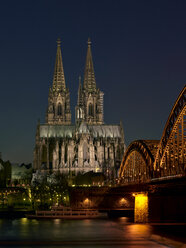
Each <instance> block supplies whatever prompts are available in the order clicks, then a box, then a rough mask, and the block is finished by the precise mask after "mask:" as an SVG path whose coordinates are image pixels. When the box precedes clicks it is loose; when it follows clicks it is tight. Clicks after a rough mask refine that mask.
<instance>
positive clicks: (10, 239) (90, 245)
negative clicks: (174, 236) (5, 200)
mask: <svg viewBox="0 0 186 248" xmlns="http://www.w3.org/2000/svg"><path fill="white" fill-rule="evenodd" d="M175 228H177V227H175ZM165 229H166V226H165ZM154 231H155V229H154V227H153V226H152V225H150V224H134V223H132V222H129V221H128V219H127V218H125V217H122V218H118V219H107V218H102V219H91V220H60V219H54V220H33V219H32V220H31V219H27V218H20V219H0V247H8V248H11V247H21V248H28V247H34V248H38V247H47V248H56V247H62V248H70V247H76V248H82V247H86V248H94V247H96V248H107V247H114V248H121V247H129V248H132V247H136V248H141V247H150V248H159V247H167V246H164V245H161V244H158V243H157V242H155V241H153V240H152V239H151V237H152V234H154Z"/></svg>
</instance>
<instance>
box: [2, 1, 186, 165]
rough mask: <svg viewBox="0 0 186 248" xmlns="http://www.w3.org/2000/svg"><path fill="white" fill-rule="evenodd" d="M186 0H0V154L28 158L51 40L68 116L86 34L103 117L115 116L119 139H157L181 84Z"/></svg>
mask: <svg viewBox="0 0 186 248" xmlns="http://www.w3.org/2000/svg"><path fill="white" fill-rule="evenodd" d="M185 13H186V1H182V0H179V1H176V0H174V1H172V0H168V1H166V0H163V1H162V0H161V1H157V0H156V1H155V0H154V1H149V0H147V1H142V0H140V1H139V0H128V1H124V0H121V1H119V0H117V1H116V0H115V1H109V0H106V1H104V0H92V1H88V0H87V1H81V0H79V1H77V0H74V1H71V0H68V1H63V0H58V1H57V0H50V1H47V0H43V1H39V0H37V1H34V0H32V1H29V0H27V1H19V0H18V1H14V0H12V1H1V4H0V85H1V89H0V90H1V94H0V113H1V118H0V152H1V153H2V158H3V159H4V160H10V161H11V162H25V163H29V162H32V161H33V149H34V142H35V132H36V125H37V121H38V119H39V118H40V121H41V123H43V122H44V121H45V112H46V108H47V101H48V91H49V86H51V84H52V78H53V70H54V63H55V56H56V40H57V38H58V37H60V38H61V40H62V44H61V46H62V57H63V65H64V72H65V79H66V85H67V87H69V89H70V97H71V111H72V120H73V122H74V109H75V104H76V102H77V90H78V77H79V75H81V76H83V72H84V66H85V57H86V50H87V40H88V37H90V38H91V41H92V54H93V61H94V69H95V75H96V82H97V86H98V87H99V88H100V89H101V90H102V91H103V92H104V93H105V95H104V120H105V123H107V124H114V123H119V122H120V120H122V122H123V126H124V132H125V141H126V144H127V145H129V144H130V142H131V141H133V140H136V139H160V138H161V135H162V132H163V128H164V125H165V123H166V121H167V118H168V115H169V113H170V111H171V108H172V106H173V104H174V102H175V100H176V98H177V97H178V95H179V92H180V91H181V89H182V88H183V86H184V85H185V82H186V14H185Z"/></svg>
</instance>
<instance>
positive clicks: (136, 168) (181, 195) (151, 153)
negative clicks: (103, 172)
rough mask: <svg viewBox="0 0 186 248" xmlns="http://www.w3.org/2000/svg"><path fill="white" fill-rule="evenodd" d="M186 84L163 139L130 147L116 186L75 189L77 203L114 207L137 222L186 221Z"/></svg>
mask: <svg viewBox="0 0 186 248" xmlns="http://www.w3.org/2000/svg"><path fill="white" fill-rule="evenodd" d="M185 186H186V86H185V87H184V88H183V90H182V91H181V92H180V94H179V96H178V98H177V100H176V102H175V104H174V106H173V108H172V110H171V112H170V115H169V117H168V120H167V122H166V125H165V128H164V130H163V134H162V137H161V140H160V141H159V140H136V141H133V142H132V143H131V144H130V145H129V146H128V148H127V150H126V152H125V154H124V156H123V159H122V162H121V165H120V170H119V178H118V179H117V180H116V182H115V184H114V186H112V187H101V188H100V189H95V188H93V187H92V188H91V189H90V188H89V189H87V192H86V190H82V189H79V190H78V189H77V188H76V189H75V192H74V193H73V191H72V194H73V196H74V197H73V199H74V200H73V201H74V202H73V203H72V204H74V206H77V207H80V206H82V205H83V204H88V206H89V207H98V208H99V209H110V210H109V211H115V210H117V211H120V210H121V212H122V213H123V212H124V211H125V212H126V214H128V212H130V210H133V212H134V218H135V221H136V222H147V221H151V222H152V221H156V222H157V221H186V211H185V209H186V190H185V189H186V187H185Z"/></svg>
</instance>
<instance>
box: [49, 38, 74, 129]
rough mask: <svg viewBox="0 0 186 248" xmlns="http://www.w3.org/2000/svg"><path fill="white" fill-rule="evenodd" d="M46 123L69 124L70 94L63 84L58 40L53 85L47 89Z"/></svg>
mask: <svg viewBox="0 0 186 248" xmlns="http://www.w3.org/2000/svg"><path fill="white" fill-rule="evenodd" d="M46 123H47V124H63V125H68V124H71V111H70V93H69V89H68V88H66V84H65V76H64V70H63V62H62V55H61V41H60V39H58V40H57V53H56V63H55V68H54V76H53V84H52V87H51V88H50V89H49V96H48V108H47V112H46Z"/></svg>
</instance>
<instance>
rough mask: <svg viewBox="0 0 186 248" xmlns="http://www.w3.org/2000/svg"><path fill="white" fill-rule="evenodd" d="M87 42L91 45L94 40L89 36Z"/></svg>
mask: <svg viewBox="0 0 186 248" xmlns="http://www.w3.org/2000/svg"><path fill="white" fill-rule="evenodd" d="M87 43H88V46H90V45H91V44H92V42H91V40H90V37H89V38H88V41H87Z"/></svg>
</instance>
